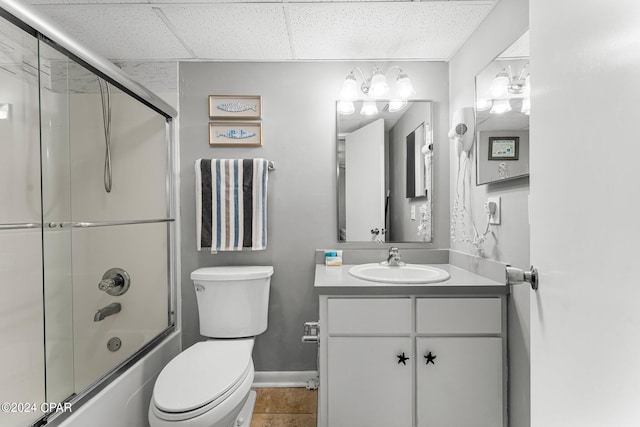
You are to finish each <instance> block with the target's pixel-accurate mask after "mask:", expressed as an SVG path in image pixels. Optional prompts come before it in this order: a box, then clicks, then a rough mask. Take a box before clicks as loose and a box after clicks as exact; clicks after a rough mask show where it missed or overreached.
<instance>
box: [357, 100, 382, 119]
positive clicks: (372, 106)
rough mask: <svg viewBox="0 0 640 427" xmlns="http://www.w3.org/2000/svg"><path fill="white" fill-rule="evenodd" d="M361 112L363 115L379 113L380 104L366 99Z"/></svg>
mask: <svg viewBox="0 0 640 427" xmlns="http://www.w3.org/2000/svg"><path fill="white" fill-rule="evenodd" d="M360 114H361V115H363V116H373V115H374V114H378V106H377V105H376V102H375V101H364V102H363V103H362V109H361V110H360Z"/></svg>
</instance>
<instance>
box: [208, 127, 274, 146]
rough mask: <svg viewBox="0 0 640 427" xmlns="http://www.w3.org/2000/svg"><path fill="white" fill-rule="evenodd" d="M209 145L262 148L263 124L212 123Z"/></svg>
mask: <svg viewBox="0 0 640 427" xmlns="http://www.w3.org/2000/svg"><path fill="white" fill-rule="evenodd" d="M209 145H212V146H239V145H243V146H260V145H262V123H260V122H210V123H209Z"/></svg>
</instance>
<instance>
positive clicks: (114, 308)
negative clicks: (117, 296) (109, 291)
mask: <svg viewBox="0 0 640 427" xmlns="http://www.w3.org/2000/svg"><path fill="white" fill-rule="evenodd" d="M120 310H122V306H121V305H120V303H119V302H114V303H111V304H109V305H108V306H106V307H104V308H101V309H100V310H98V311H96V315H95V316H93V321H94V322H99V321H101V320H104V318H105V317H109V316H113V315H114V314H116V313H120Z"/></svg>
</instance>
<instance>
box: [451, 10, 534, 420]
mask: <svg viewBox="0 0 640 427" xmlns="http://www.w3.org/2000/svg"><path fill="white" fill-rule="evenodd" d="M528 27H529V1H528V0H502V1H499V2H498V4H497V5H496V6H495V8H494V9H493V10H492V11H491V13H490V14H489V15H488V16H487V18H486V19H485V20H484V22H483V23H482V24H481V25H480V26H479V27H478V29H477V30H476V31H475V32H474V33H473V34H472V35H471V37H470V38H469V40H467V42H466V43H465V44H464V45H463V46H462V47H461V48H460V50H459V51H458V53H457V54H456V55H455V56H454V57H453V58H452V59H451V61H450V62H449V82H450V85H451V91H450V98H449V99H450V102H451V115H452V116H453V112H454V111H455V110H456V109H458V108H462V107H472V106H474V104H475V87H474V78H475V76H476V74H478V72H480V70H482V69H483V68H484V67H485V66H486V65H487V64H488V63H489V62H490V61H492V60H493V59H494V58H495V57H496V56H497V55H498V54H500V53H501V52H502V51H503V50H504V49H505V48H506V47H507V46H509V45H510V44H511V43H513V42H514V41H515V40H516V39H517V38H518V37H519V36H520V35H521V34H522V33H524V32H525V30H526V29H527V28H528ZM531 81H532V82H533V81H535V74H534V76H533V77H532V79H531ZM533 108H535V106H534V107H533ZM533 144H535V141H533ZM452 151H453V152H452V154H451V176H450V179H451V197H452V200H453V197H454V194H455V191H456V177H457V174H458V158H457V154H456V153H455V150H452ZM472 151H473V150H472ZM471 160H472V162H473V163H475V156H473V157H472V159H471ZM469 174H470V177H468V179H465V180H464V181H465V184H466V186H467V187H466V188H467V191H469V192H470V193H469V199H470V207H471V209H472V211H473V217H474V219H475V222H476V224H478V228H481V227H484V225H485V224H486V222H485V221H486V215H485V213H484V207H483V203H484V202H485V201H486V200H487V197H491V196H500V197H501V198H502V211H501V215H502V218H501V220H502V224H501V225H500V226H498V227H494V233H493V234H492V236H491V238H490V239H489V240H488V241H487V242H486V244H485V251H484V254H483V256H486V257H488V258H491V259H495V260H498V261H502V262H506V263H509V264H512V265H514V266H516V267H520V268H528V267H529V214H528V196H529V180H528V178H522V179H518V180H514V181H508V182H501V183H496V184H489V185H483V186H479V187H476V185H475V180H476V170H475V165H474V166H473V168H471V169H470V172H469ZM452 248H453V249H455V250H459V251H462V252H466V253H470V254H473V255H478V253H477V252H476V251H475V249H474V248H473V247H471V246H470V245H467V244H460V243H452ZM512 290H513V293H512V295H511V298H510V302H509V386H510V396H509V398H510V402H509V405H510V414H511V419H510V421H511V422H510V425H511V426H512V427H523V426H529V425H530V420H529V418H530V416H529V412H530V404H529V290H528V289H527V287H526V286H516V287H513V288H512Z"/></svg>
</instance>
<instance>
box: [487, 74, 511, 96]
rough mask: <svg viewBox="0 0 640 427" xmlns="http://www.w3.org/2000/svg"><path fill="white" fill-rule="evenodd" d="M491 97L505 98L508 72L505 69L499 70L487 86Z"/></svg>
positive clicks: (507, 92)
mask: <svg viewBox="0 0 640 427" xmlns="http://www.w3.org/2000/svg"><path fill="white" fill-rule="evenodd" d="M489 93H490V94H491V97H492V98H494V99H495V98H506V97H507V96H508V94H509V74H507V71H506V70H502V71H500V72H499V73H498V74H497V75H496V77H495V78H494V79H493V81H492V82H491V86H489Z"/></svg>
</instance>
